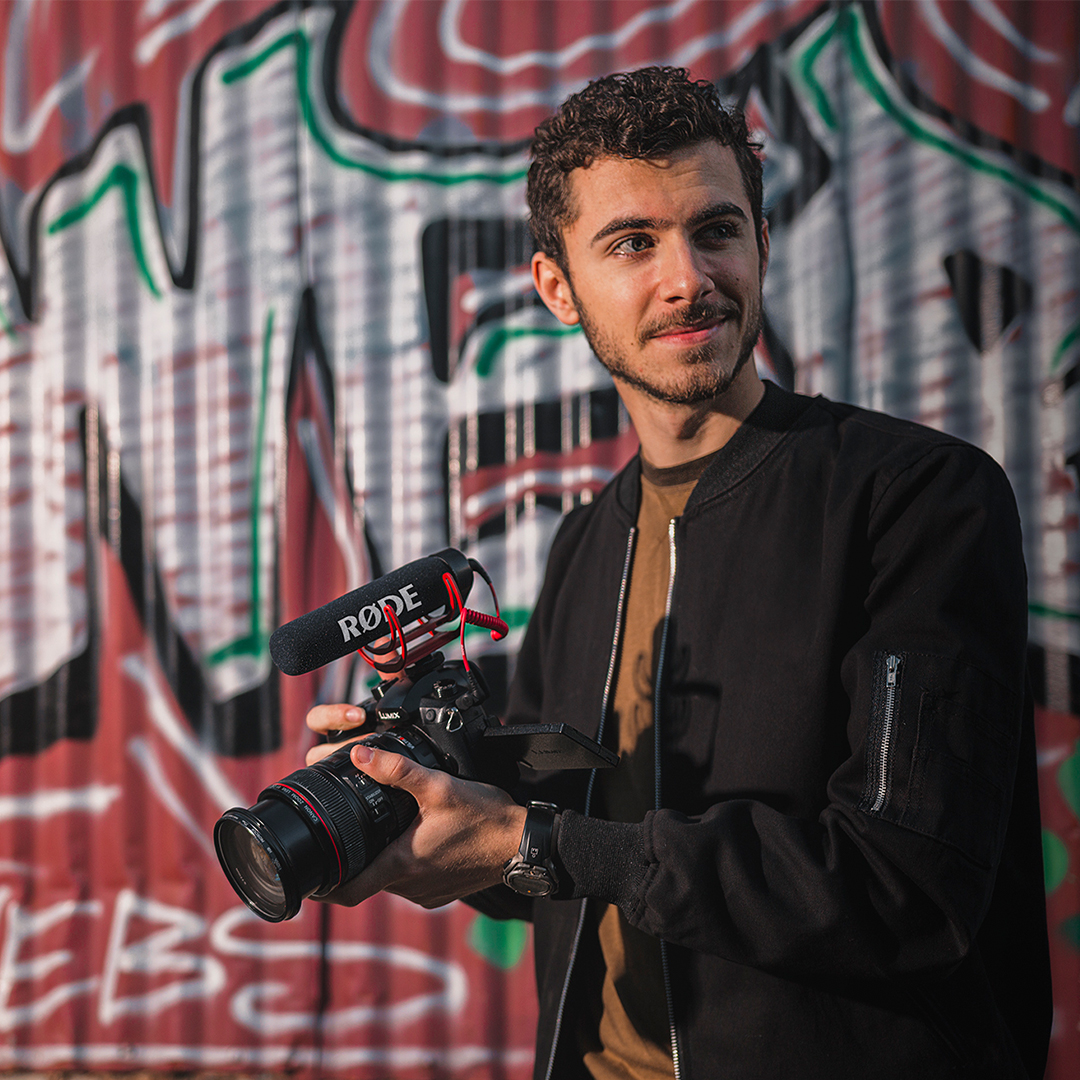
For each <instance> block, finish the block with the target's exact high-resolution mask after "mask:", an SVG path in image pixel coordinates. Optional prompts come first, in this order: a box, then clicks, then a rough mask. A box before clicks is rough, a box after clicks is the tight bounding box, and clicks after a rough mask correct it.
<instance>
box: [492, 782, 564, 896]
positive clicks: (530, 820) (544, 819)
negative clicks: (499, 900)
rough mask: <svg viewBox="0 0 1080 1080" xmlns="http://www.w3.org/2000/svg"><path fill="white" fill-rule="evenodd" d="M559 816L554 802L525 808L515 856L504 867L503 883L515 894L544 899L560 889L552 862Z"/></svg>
mask: <svg viewBox="0 0 1080 1080" xmlns="http://www.w3.org/2000/svg"><path fill="white" fill-rule="evenodd" d="M559 813H560V809H559V807H558V806H556V805H555V804H554V803H545V802H530V803H528V804H527V805H526V814H525V826H524V828H523V829H522V830H521V843H520V844H519V845H518V853H517V855H515V856H514V857H513V858H512V859H510V860H508V861H507V863H506V865H505V866H504V867H503V882H504V883H505V884H506V885H508V886H509V887H510V888H511V889H514V891H515V892H523V893H524V894H525V895H530V896H547V895H550V894H551V893H553V892H554V891H555V890H556V889H557V888H558V887H559V881H558V878H557V876H556V874H555V865H554V862H553V860H552V855H553V853H554V850H555V838H556V830H557V821H558V814H559Z"/></svg>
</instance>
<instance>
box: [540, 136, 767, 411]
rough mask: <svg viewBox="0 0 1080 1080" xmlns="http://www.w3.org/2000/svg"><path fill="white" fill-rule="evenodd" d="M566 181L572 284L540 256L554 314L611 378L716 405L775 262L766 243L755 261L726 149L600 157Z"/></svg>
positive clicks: (738, 180)
mask: <svg viewBox="0 0 1080 1080" xmlns="http://www.w3.org/2000/svg"><path fill="white" fill-rule="evenodd" d="M570 182H571V192H572V202H571V205H572V208H573V209H574V210H575V211H576V214H577V216H576V218H575V220H574V221H573V223H572V224H571V225H570V226H569V227H567V228H566V229H565V230H564V233H563V237H564V242H565V246H566V263H567V269H568V271H569V274H568V275H564V274H563V273H562V272H561V271H560V270H559V269H558V268H557V267H556V266H555V264H554V262H553V261H551V260H550V259H549V258H548V257H547V256H546V255H543V254H538V255H537V256H535V258H534V264H533V272H534V278H535V280H536V282H537V288H538V290H539V291H540V295H541V297H542V298H543V299H544V301H545V302H546V303H547V304H548V307H550V308H551V310H552V311H553V312H554V313H555V315H556V316H557V317H558V318H559V319H560V320H561V321H562V322H564V323H567V324H573V323H580V325H581V328H582V330H584V332H585V335H586V337H587V339H588V341H589V344H590V345H591V346H592V348H593V351H594V352H595V353H596V355H597V357H598V358H599V359H600V362H601V363H602V364H603V365H604V366H605V367H606V368H607V369H608V370H609V371H610V372H611V374H612V375H613V376H614V377H615V378H616V379H617V380H621V381H622V382H624V383H626V384H628V385H629V386H631V387H634V388H636V389H638V390H640V391H642V392H643V393H645V394H646V395H648V396H649V397H650V398H652V399H654V400H658V401H665V402H672V403H675V404H684V405H692V404H697V403H699V402H704V401H710V400H713V399H715V398H717V397H719V396H721V395H722V394H723V393H725V391H727V390H728V389H729V387H730V386H731V385H732V383H733V382H734V380H735V377H736V376H737V375H738V373H739V372H740V370H741V369H742V367H743V365H744V364H745V363H746V361H747V360H748V359H749V358H750V356H751V353H752V352H753V348H754V345H755V343H756V342H757V339H758V335H759V334H760V332H761V319H762V305H761V283H762V279H763V277H764V274H765V264H766V261H767V259H768V233H767V231H766V233H765V235H764V238H763V242H762V250H761V252H760V253H759V250H758V244H757V238H756V237H755V235H754V225H753V218H752V216H751V212H750V203H749V200H748V199H747V197H746V193H745V191H744V190H743V184H742V177H741V175H740V173H739V167H738V164H737V163H736V161H735V155H734V154H733V152H732V151H731V149H730V147H726V146H721V145H720V144H719V143H718V142H715V141H708V142H703V143H699V144H697V145H695V146H691V147H687V148H685V149H683V150H679V151H676V152H675V153H674V154H672V156H671V157H670V158H664V159H658V160H624V159H622V158H601V159H600V160H598V161H596V162H594V163H593V164H592V165H591V166H589V168H587V169H576V170H575V171H574V172H573V173H571V174H570ZM545 271H546V272H545Z"/></svg>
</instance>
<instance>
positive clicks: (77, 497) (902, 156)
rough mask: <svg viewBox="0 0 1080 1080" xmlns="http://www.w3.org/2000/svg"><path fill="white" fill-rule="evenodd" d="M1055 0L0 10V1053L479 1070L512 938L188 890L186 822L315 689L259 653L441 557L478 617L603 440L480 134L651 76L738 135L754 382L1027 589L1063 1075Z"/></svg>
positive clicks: (194, 832)
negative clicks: (944, 488) (981, 511)
mask: <svg viewBox="0 0 1080 1080" xmlns="http://www.w3.org/2000/svg"><path fill="white" fill-rule="evenodd" d="M1078 26H1080V18H1078V8H1077V6H1076V5H1074V4H1071V3H1058V2H1053V0H1049V2H1043V0H1035V2H1029V3H1021V2H1015V0H997V2H991V0H962V2H947V0H922V2H921V3H899V2H890V0H886V2H882V3H877V4H874V3H866V4H858V3H834V4H819V3H815V2H809V0H787V2H776V3H766V2H751V0H731V2H725V3H706V2H694V0H676V2H671V3H663V4H660V3H649V2H639V0H626V2H621V0H608V2H599V0H598V2H595V3H571V2H566V3H542V2H533V0H514V2H506V3H495V2H478V0H445V2H439V3H434V2H422V3H420V2H412V3H408V2H399V3H374V2H364V3H358V4H356V5H355V6H349V5H344V6H338V5H334V6H327V5H323V4H310V5H308V4H300V3H282V4H277V5H274V6H268V5H266V4H265V3H259V2H255V0H242V2H241V0H234V2H230V3H217V2H215V0H144V2H141V3H126V2H124V3H119V2H118V3H90V2H83V3H52V4H34V3H30V2H23V0H15V2H11V0H7V2H4V3H0V39H2V47H3V88H2V93H3V117H2V140H0V142H2V145H0V180H2V186H0V240H2V244H3V258H2V259H0V462H2V469H3V474H2V475H3V477H4V491H3V497H2V498H0V695H2V697H0V1030H2V1032H3V1042H2V1045H0V1067H6V1068H27V1067H28V1068H39V1069H40V1068H59V1067H88V1068H101V1069H116V1068H124V1067H138V1068H153V1069H193V1068H213V1069H217V1068H232V1067H236V1068H247V1069H251V1068H286V1067H289V1068H299V1069H301V1070H305V1069H311V1070H317V1071H319V1072H323V1073H328V1074H345V1073H348V1074H349V1075H352V1076H358V1077H385V1076H390V1075H393V1076H395V1077H428V1076H451V1075H452V1076H455V1077H457V1076H460V1077H465V1076H469V1077H515V1078H516V1077H525V1076H526V1075H527V1074H528V1071H529V1066H530V1062H531V1039H532V1026H533V1021H534V1016H535V1005H534V1003H533V997H532V973H531V960H530V957H529V952H528V947H527V945H528V937H527V931H526V929H525V928H524V927H522V926H520V925H519V924H511V925H510V926H508V927H507V926H498V925H497V924H494V923H491V922H489V921H487V920H485V919H483V918H480V917H478V916H476V915H475V913H473V912H471V911H469V910H468V909H466V908H464V907H462V906H460V905H453V906H451V907H450V908H448V909H444V910H442V911H438V912H434V913H425V912H422V911H420V910H419V909H414V908H413V907H411V906H410V905H408V904H407V903H405V902H404V901H398V900H396V899H394V898H392V897H387V896H380V897H377V898H375V899H374V900H372V901H370V902H368V903H367V904H365V905H363V906H362V907H361V908H359V909H356V910H352V911H345V910H340V909H333V910H324V909H321V908H320V907H318V906H317V905H308V906H307V908H306V910H305V911H304V913H303V914H302V916H301V917H300V918H298V919H297V920H295V921H294V922H291V923H288V924H284V925H282V926H276V927H271V926H267V925H265V924H262V923H259V922H258V921H257V920H255V919H253V918H252V917H249V916H248V915H247V914H246V909H243V908H241V907H238V906H237V903H236V899H235V897H234V895H233V894H232V892H231V891H230V890H229V888H228V886H227V884H226V883H225V881H224V879H223V877H222V875H221V874H220V872H219V870H218V868H217V864H216V861H215V859H214V857H213V854H212V849H211V845H210V840H209V836H210V830H211V827H212V824H213V822H214V820H215V819H216V818H217V817H218V815H219V814H220V812H221V811H222V810H223V809H224V808H226V807H228V806H231V805H236V804H245V805H246V804H248V803H249V802H250V801H251V800H252V798H253V797H254V795H255V794H256V792H257V791H258V790H259V789H260V787H261V786H262V785H263V784H265V783H267V782H269V781H271V780H273V779H276V778H278V777H279V776H282V775H284V774H285V773H286V772H288V771H291V769H292V768H294V767H295V764H296V763H297V761H298V759H299V758H300V756H301V754H302V752H303V749H304V748H305V745H306V743H305V733H304V728H303V725H302V719H303V715H304V712H305V711H306V709H307V707H308V705H309V704H310V703H311V702H312V701H313V700H315V699H316V698H320V697H321V698H322V699H324V700H325V699H340V698H341V697H342V696H343V695H345V694H346V693H350V692H351V693H354V694H359V693H360V692H361V690H362V685H363V683H364V681H365V679H366V677H367V675H368V674H370V672H368V671H367V670H366V669H365V670H351V669H346V668H342V667H340V666H338V667H336V668H334V669H332V670H331V669H325V670H323V671H321V672H318V673H315V674H313V675H311V676H309V677H304V678H301V679H283V678H279V677H278V676H277V675H276V674H275V672H274V671H273V670H272V668H271V665H270V661H269V658H268V654H267V649H266V642H267V637H268V635H269V633H270V631H271V630H272V629H273V628H274V626H276V625H277V624H278V623H279V622H281V621H284V620H285V619H287V618H290V617H292V616H295V615H297V614H299V613H300V612H302V611H304V610H307V609H309V608H311V607H314V606H316V605H317V604H320V603H323V602H325V601H326V600H328V599H330V598H332V597H333V596H335V595H337V594H339V593H341V592H343V591H345V590H346V589H347V588H351V587H355V586H356V585H358V584H361V583H363V582H364V581H366V580H368V579H369V578H370V577H371V576H372V575H373V574H374V573H378V572H382V571H385V570H388V569H391V568H393V567H395V566H397V565H399V564H401V563H403V562H406V561H409V560H411V559H414V558H417V557H420V556H422V555H424V554H426V553H428V552H430V551H434V550H437V549H439V548H441V547H443V546H445V545H446V544H447V542H448V541H449V542H452V543H455V544H458V545H463V546H465V547H467V548H468V550H469V552H470V553H471V554H474V555H476V556H477V557H479V558H480V559H481V560H482V561H483V562H484V563H485V565H486V566H487V567H488V568H489V569H490V571H491V572H492V574H493V576H494V577H495V579H496V582H497V584H498V586H499V590H500V594H501V597H502V599H503V603H504V606H505V608H506V609H507V611H508V616H509V620H510V622H511V624H512V626H513V627H514V633H512V635H511V637H510V638H509V640H508V641H507V642H506V643H501V644H499V645H497V646H492V645H491V644H490V643H488V644H487V645H486V646H485V643H484V640H483V639H482V638H481V637H479V636H478V637H477V638H476V639H475V646H474V648H475V651H476V652H477V653H478V654H479V653H481V652H482V650H483V649H484V648H485V647H486V648H487V649H488V651H487V653H486V655H484V657H483V663H484V665H485V669H486V671H487V673H488V675H489V679H490V681H491V682H492V683H493V684H494V685H495V687H496V689H497V691H499V692H501V690H500V688H502V687H504V686H505V682H506V678H507V675H508V672H509V671H510V670H511V669H512V657H513V655H514V649H515V648H516V644H517V642H518V641H519V640H520V633H521V628H522V627H523V625H524V623H525V621H526V619H527V616H528V613H529V610H530V608H531V605H532V603H533V600H534V597H535V595H536V591H537V588H538V584H539V580H540V575H541V572H542V566H543V561H544V555H545V552H546V548H547V545H548V542H549V540H550V538H551V536H552V533H553V530H554V528H555V524H556V521H557V519H558V516H559V514H560V513H561V512H562V511H563V510H565V509H567V508H569V507H571V506H573V505H574V504H575V503H577V502H579V501H581V500H583V499H586V500H587V499H588V498H590V497H591V494H592V492H593V491H594V490H597V489H598V487H599V486H601V485H602V484H603V483H604V481H605V480H606V478H607V477H608V476H610V475H611V472H612V470H613V469H615V468H616V467H617V466H618V465H619V464H620V463H621V462H622V461H623V460H625V459H626V457H627V456H628V454H629V453H631V452H632V451H633V446H634V444H633V439H632V435H631V434H629V433H628V432H627V422H626V418H625V415H624V414H623V413H622V411H621V409H620V407H619V405H618V402H617V399H616V397H615V395H614V392H613V390H612V388H611V384H610V381H609V380H608V378H607V377H606V375H605V373H604V372H603V370H602V369H601V368H600V367H599V365H598V364H597V363H596V361H595V360H594V359H592V358H591V356H590V354H589V351H588V349H587V347H586V345H585V343H584V341H583V339H582V338H581V336H580V335H579V334H578V333H576V332H569V331H567V329H566V328H564V327H562V326H560V325H559V324H557V323H556V322H555V321H554V320H553V319H552V318H551V317H550V316H549V315H548V314H547V313H546V311H545V310H544V309H543V308H542V307H541V306H539V304H538V302H537V299H536V297H535V295H534V294H533V293H532V291H531V284H530V281H529V278H528V273H527V264H528V258H529V254H530V250H531V248H530V241H529V239H528V236H527V232H526V229H525V228H524V182H523V177H524V169H525V166H526V154H525V146H526V140H527V138H528V135H529V133H530V131H531V129H532V127H533V126H534V125H535V124H536V122H537V121H538V120H540V119H541V118H542V117H543V116H544V115H546V113H547V112H548V111H549V110H550V109H551V108H552V107H553V106H554V105H555V104H557V103H558V102H559V101H560V100H561V99H562V98H563V97H564V96H565V94H566V93H567V92H569V91H570V90H573V89H575V88H578V87H580V86H582V85H583V84H584V83H585V82H586V81H587V80H588V79H589V78H590V77H593V76H595V75H598V74H601V73H603V72H606V71H610V70H615V69H619V68H623V67H633V66H639V65H641V64H643V63H649V62H665V63H668V62H670V63H680V64H685V65H688V66H690V67H691V69H692V70H693V72H694V73H695V74H696V75H699V76H705V77H709V78H712V79H715V80H716V81H717V82H719V83H720V85H721V86H722V88H723V89H724V92H725V93H726V94H727V95H729V96H730V97H731V98H732V99H733V100H737V101H739V102H741V103H743V104H745V105H746V107H747V108H748V109H749V112H750V115H751V118H752V121H753V124H754V126H755V127H756V128H757V129H758V130H759V132H760V134H761V136H762V137H763V139H764V141H765V144H766V153H767V161H766V200H767V202H768V203H769V204H770V205H771V207H772V211H771V214H770V221H771V224H772V237H773V245H772V264H771V266H770V269H769V275H768V280H767V283H766V310H767V318H768V326H767V330H766V332H765V334H764V336H763V341H762V345H761V347H760V349H759V352H758V356H757V359H758V363H759V366H760V367H761V368H762V370H763V371H764V372H765V373H766V374H769V375H770V377H772V378H774V379H776V380H777V381H779V382H780V383H782V384H784V385H787V386H794V387H795V388H797V389H799V390H803V391H807V392H811V393H813V392H818V391H821V392H824V393H827V394H830V395H833V396H836V397H838V398H843V399H847V400H851V401H855V402H859V403H861V404H865V405H869V406H873V407H876V408H883V409H886V410H888V411H891V412H894V413H896V414H898V415H901V416H907V417H911V418H914V419H918V420H922V421H924V422H926V423H930V424H933V425H935V426H938V427H941V428H944V429H947V430H950V431H953V432H955V433H957V434H959V435H961V436H963V437H965V438H967V439H970V440H972V441H973V442H976V443H978V444H979V445H981V446H983V447H985V448H986V449H987V450H989V451H990V452H991V453H992V454H993V455H994V456H995V457H996V458H997V459H998V460H999V461H1001V462H1002V464H1003V465H1004V466H1005V467H1006V469H1007V470H1008V473H1009V475H1010V477H1011V479H1012V482H1013V484H1014V486H1015V488H1016V491H1017V495H1018V498H1019V501H1020V506H1021V511H1022V514H1023V520H1024V528H1025V536H1026V545H1027V559H1028V566H1029V573H1030V581H1031V616H1032V617H1031V630H1032V642H1033V644H1032V674H1033V678H1034V681H1035V684H1036V690H1037V694H1038V696H1039V699H1040V702H1041V705H1042V708H1041V710H1040V714H1039V724H1040V750H1041V776H1042V780H1043V784H1044V788H1043V792H1044V816H1045V826H1046V838H1045V850H1046V854H1047V888H1048V905H1049V911H1050V916H1051V930H1052V935H1053V953H1054V964H1055V976H1056V982H1057V985H1056V1000H1057V1024H1056V1027H1055V1041H1054V1048H1053V1058H1052V1065H1051V1073H1050V1075H1051V1076H1052V1077H1054V1078H1055V1080H1064V1078H1065V1077H1067V1076H1070V1075H1074V1073H1073V1071H1072V1070H1074V1069H1075V1064H1076V1062H1077V1061H1078V1060H1080V1033H1078V1022H1080V877H1078V868H1080V822H1078V814H1080V752H1078V737H1080V719H1078V715H1080V540H1078V536H1080V507H1078V502H1077V484H1078V471H1080V409H1078V400H1080V398H1078V395H1080V391H1078V390H1077V388H1076V385H1075V384H1076V382H1077V381H1078V377H1080V291H1078V285H1080V198H1078V194H1077V188H1076V181H1075V177H1076V176H1077V175H1078V171H1080V161H1078V155H1080V150H1078V146H1080V143H1078V139H1077V126H1078V124H1080V87H1078V77H1080V64H1078V47H1080V40H1078Z"/></svg>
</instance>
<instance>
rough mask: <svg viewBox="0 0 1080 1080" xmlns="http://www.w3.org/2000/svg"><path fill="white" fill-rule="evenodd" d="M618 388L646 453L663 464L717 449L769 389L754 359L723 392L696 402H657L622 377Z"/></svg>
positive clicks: (658, 464) (653, 462) (648, 458)
mask: <svg viewBox="0 0 1080 1080" xmlns="http://www.w3.org/2000/svg"><path fill="white" fill-rule="evenodd" d="M615 387H616V389H617V390H618V391H619V396H620V397H621V398H622V400H623V404H624V405H625V406H626V411H627V412H628V413H629V414H630V419H631V420H632V421H633V424H634V430H635V431H636V432H637V437H638V439H639V440H640V441H641V453H642V456H643V457H644V458H645V460H646V461H648V462H649V464H651V465H655V466H656V467H657V468H659V469H669V468H671V467H672V466H673V465H682V464H683V463H684V462H687V461H693V460H695V459H696V458H700V457H704V456H705V455H706V454H712V453H715V451H717V450H719V449H720V447H722V446H723V445H724V444H725V443H726V442H727V441H728V440H729V439H730V438H731V436H732V435H734V434H735V432H736V431H738V430H739V426H740V425H741V424H742V422H743V421H744V420H745V419H746V418H747V417H748V416H749V415H750V414H751V413H752V412H753V411H754V409H755V408H756V407H757V404H758V402H759V401H761V399H762V397H763V396H764V394H765V386H764V385H763V383H762V382H761V379H760V378H759V377H758V373H757V370H756V369H755V367H754V364H753V361H751V362H750V363H748V364H746V365H745V367H744V368H743V370H742V371H741V372H740V373H739V377H738V378H737V379H736V380H735V383H734V384H733V385H732V386H731V388H730V389H729V390H727V391H726V392H725V393H724V394H722V395H720V397H717V398H714V399H713V400H711V401H703V402H700V403H698V404H696V405H673V404H672V403H671V402H667V401H657V400H656V399H655V398H652V397H649V395H648V394H646V393H644V392H643V391H641V390H638V389H637V388H636V387H632V386H628V385H627V384H626V383H624V382H622V381H621V380H619V379H616V380H615Z"/></svg>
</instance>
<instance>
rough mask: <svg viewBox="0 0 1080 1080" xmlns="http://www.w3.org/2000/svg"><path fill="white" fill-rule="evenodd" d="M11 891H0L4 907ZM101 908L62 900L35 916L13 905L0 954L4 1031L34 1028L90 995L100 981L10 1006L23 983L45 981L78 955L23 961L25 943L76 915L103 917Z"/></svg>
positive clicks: (58, 953) (58, 952) (80, 982)
mask: <svg viewBox="0 0 1080 1080" xmlns="http://www.w3.org/2000/svg"><path fill="white" fill-rule="evenodd" d="M10 895H11V890H10V889H8V888H4V889H0V906H2V905H3V903H4V902H5V901H7V899H8V898H9V897H10ZM100 914H101V904H100V903H99V902H98V901H97V900H86V901H82V902H79V901H76V900H61V901H60V903H58V904H53V905H52V907H47V908H46V909H45V910H44V911H37V912H31V911H27V910H26V908H24V907H22V906H20V905H19V904H17V903H15V901H12V902H11V906H10V907H9V908H8V914H7V932H6V933H5V934H4V949H3V953H2V954H0V1030H2V1031H10V1030H11V1029H12V1028H16V1027H19V1026H21V1025H23V1024H33V1023H36V1022H37V1021H39V1020H41V1019H43V1018H44V1017H46V1016H48V1015H49V1014H50V1013H51V1012H53V1011H54V1010H56V1009H58V1008H59V1007H60V1006H61V1005H63V1004H64V1002H65V1001H70V1000H71V999H72V998H74V997H78V996H79V995H80V994H89V993H90V992H91V991H92V990H93V989H94V987H96V986H97V984H98V979H96V978H90V979H76V980H75V981H74V982H68V983H61V984H60V985H59V986H54V987H53V988H52V989H51V990H50V991H49V992H48V993H46V994H43V995H42V996H41V997H39V998H38V999H37V1000H36V1001H31V1002H29V1003H28V1004H26V1005H17V1006H9V1005H8V1002H9V1001H10V1000H11V995H12V991H13V990H14V988H15V984H16V983H19V982H36V981H38V980H41V979H44V978H45V977H46V976H48V975H49V974H51V973H52V972H53V971H55V970H56V969H57V968H58V967H62V966H63V965H64V964H68V963H70V962H71V961H72V960H73V959H74V954H73V953H72V952H71V951H70V950H68V949H55V950H54V951H53V952H49V953H43V954H42V955H40V956H35V957H34V958H33V959H32V960H20V959H19V951H20V949H21V948H22V945H23V942H25V941H28V940H29V939H30V938H32V937H34V936H35V935H36V934H43V933H45V931H47V930H49V929H51V928H52V927H54V926H56V925H57V923H62V922H64V921H66V920H67V919H70V918H72V917H73V916H75V915H100Z"/></svg>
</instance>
